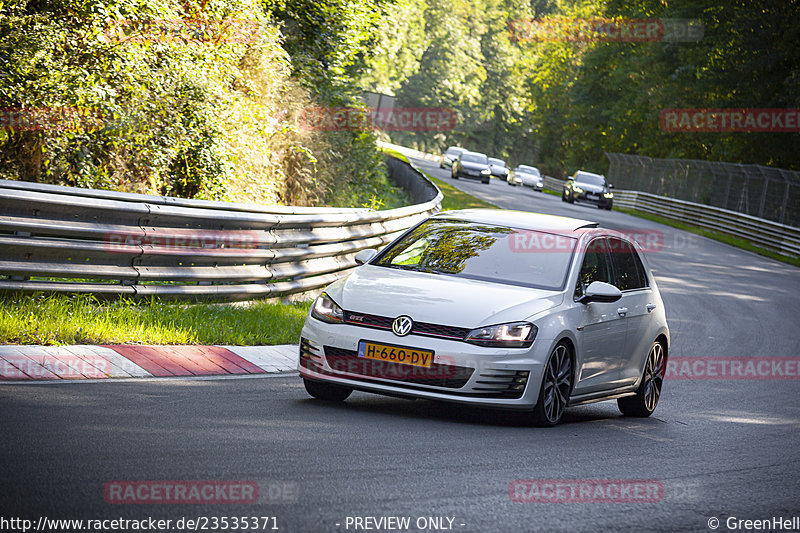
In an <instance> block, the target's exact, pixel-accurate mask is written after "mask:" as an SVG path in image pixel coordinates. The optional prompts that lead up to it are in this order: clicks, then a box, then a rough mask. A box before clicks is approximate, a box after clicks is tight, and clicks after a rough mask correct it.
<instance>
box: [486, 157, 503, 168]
mask: <svg viewBox="0 0 800 533" xmlns="http://www.w3.org/2000/svg"><path fill="white" fill-rule="evenodd" d="M489 164H490V165H494V166H496V167H504V166H506V162H505V161H503V160H502V159H496V158H494V157H490V158H489Z"/></svg>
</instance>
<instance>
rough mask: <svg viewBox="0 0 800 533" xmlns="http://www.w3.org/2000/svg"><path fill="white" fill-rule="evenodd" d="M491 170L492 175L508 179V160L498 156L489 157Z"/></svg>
mask: <svg viewBox="0 0 800 533" xmlns="http://www.w3.org/2000/svg"><path fill="white" fill-rule="evenodd" d="M489 170H491V171H492V176H497V177H498V178H502V179H508V173H509V170H508V167H507V166H506V162H505V161H503V160H502V159H497V158H496V157H490V158H489Z"/></svg>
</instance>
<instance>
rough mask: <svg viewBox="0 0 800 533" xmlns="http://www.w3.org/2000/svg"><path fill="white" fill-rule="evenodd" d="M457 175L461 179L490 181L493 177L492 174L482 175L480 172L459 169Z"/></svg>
mask: <svg viewBox="0 0 800 533" xmlns="http://www.w3.org/2000/svg"><path fill="white" fill-rule="evenodd" d="M456 175H457V176H458V177H459V178H470V179H473V180H488V179H490V178H491V177H492V175H491V174H481V172H480V170H466V169H463V168H459V169H458V170H457V171H456Z"/></svg>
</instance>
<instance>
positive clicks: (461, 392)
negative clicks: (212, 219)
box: [298, 317, 550, 409]
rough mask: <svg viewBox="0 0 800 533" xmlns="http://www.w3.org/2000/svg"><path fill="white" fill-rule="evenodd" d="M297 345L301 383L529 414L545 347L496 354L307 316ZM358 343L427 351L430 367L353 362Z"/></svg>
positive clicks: (537, 344)
mask: <svg viewBox="0 0 800 533" xmlns="http://www.w3.org/2000/svg"><path fill="white" fill-rule="evenodd" d="M301 335H302V338H301V341H300V362H299V365H298V370H299V371H300V375H301V376H302V377H303V378H306V379H312V380H317V381H326V382H330V383H335V384H337V385H341V386H346V387H351V388H353V389H358V390H362V391H367V392H374V393H378V394H387V395H390V396H403V397H410V398H427V399H431V400H444V401H450V402H458V403H463V404H470V405H482V406H488V407H500V408H511V409H531V408H533V406H534V405H536V401H537V399H538V397H539V387H540V386H541V382H542V372H543V369H544V363H545V362H546V359H547V356H548V354H549V348H550V347H549V343H548V342H546V341H540V340H539V339H537V340H536V341H534V343H533V345H532V346H531V347H530V348H526V349H519V348H518V349H498V348H485V347H481V346H475V345H472V344H469V343H465V342H461V341H455V340H447V339H440V338H432V337H424V336H419V335H408V336H406V337H398V336H396V335H395V334H394V333H392V332H391V331H382V330H377V329H371V328H365V327H361V326H356V325H350V324H327V323H324V322H321V321H319V320H316V319H314V318H311V317H309V318H308V319H307V320H306V323H305V326H304V327H303V331H302V334H301ZM361 340H368V341H371V342H377V343H383V344H390V345H401V346H406V347H411V348H418V349H423V350H432V351H433V352H434V354H435V355H434V360H433V364H432V365H431V368H429V369H426V368H421V367H413V366H410V365H402V364H398V363H392V362H389V361H373V360H370V359H364V358H359V357H358V355H357V352H358V344H359V341H361Z"/></svg>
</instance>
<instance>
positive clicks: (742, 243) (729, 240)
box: [614, 206, 800, 267]
mask: <svg viewBox="0 0 800 533" xmlns="http://www.w3.org/2000/svg"><path fill="white" fill-rule="evenodd" d="M614 211H619V212H620V213H626V214H628V215H633V216H635V217H639V218H644V219H647V220H652V221H653V222H658V223H659V224H664V225H665V226H672V227H673V228H678V229H682V230H684V231H688V232H690V233H694V234H696V235H702V236H703V237H708V238H709V239H714V240H715V241H719V242H724V243H725V244H729V245H731V246H735V247H736V248H741V249H743V250H747V251H749V252H753V253H756V254H758V255H762V256H764V257H769V258H770V259H775V260H776V261H780V262H781V263H786V264H789V265H793V266H796V267H800V258H798V257H789V256H786V255H783V254H779V253H778V252H774V251H772V250H767V249H766V248H761V247H760V246H756V245H755V244H753V243H751V242H749V241H746V240H744V239H741V238H739V237H734V236H733V235H727V234H725V233H720V232H718V231H711V230H707V229H702V228H698V227H696V226H691V225H689V224H684V223H683V222H676V221H674V220H670V219H668V218H665V217H662V216H659V215H654V214H652V213H646V212H644V211H639V210H638V209H626V208H622V207H616V206H615V207H614Z"/></svg>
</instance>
